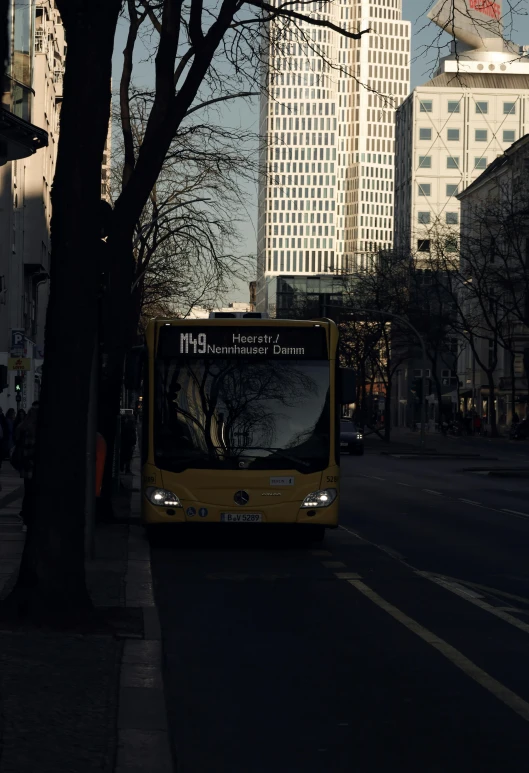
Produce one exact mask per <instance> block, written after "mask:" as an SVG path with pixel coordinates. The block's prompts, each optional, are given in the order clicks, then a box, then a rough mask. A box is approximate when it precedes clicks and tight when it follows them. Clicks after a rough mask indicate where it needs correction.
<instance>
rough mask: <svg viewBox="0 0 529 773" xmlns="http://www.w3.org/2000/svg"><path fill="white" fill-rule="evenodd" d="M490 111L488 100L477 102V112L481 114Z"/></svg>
mask: <svg viewBox="0 0 529 773" xmlns="http://www.w3.org/2000/svg"><path fill="white" fill-rule="evenodd" d="M488 112H489V103H488V102H476V113H479V114H480V115H486V114H487V113H488Z"/></svg>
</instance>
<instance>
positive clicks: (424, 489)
mask: <svg viewBox="0 0 529 773" xmlns="http://www.w3.org/2000/svg"><path fill="white" fill-rule="evenodd" d="M423 491H426V493H427V494H437V496H438V497H442V496H443V494H442V493H441V491H434V490H433V489H431V488H423Z"/></svg>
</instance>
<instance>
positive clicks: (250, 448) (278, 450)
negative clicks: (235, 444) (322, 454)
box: [236, 446, 310, 467]
mask: <svg viewBox="0 0 529 773" xmlns="http://www.w3.org/2000/svg"><path fill="white" fill-rule="evenodd" d="M236 450H240V451H270V453H274V454H278V455H279V456H282V457H283V458H284V459H288V460H289V462H295V463H296V464H302V465H303V466H304V467H310V464H309V462H305V461H303V459H300V458H299V456H291V455H290V454H287V453H285V452H284V451H283V449H282V448H272V447H271V446H245V447H244V448H240V449H236Z"/></svg>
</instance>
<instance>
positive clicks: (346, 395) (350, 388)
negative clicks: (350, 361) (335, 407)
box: [339, 368, 356, 405]
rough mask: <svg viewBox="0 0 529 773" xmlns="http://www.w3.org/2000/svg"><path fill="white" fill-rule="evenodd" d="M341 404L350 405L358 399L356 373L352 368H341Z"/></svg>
mask: <svg viewBox="0 0 529 773" xmlns="http://www.w3.org/2000/svg"><path fill="white" fill-rule="evenodd" d="M339 372H340V404H341V405H350V404H351V403H354V402H355V401H356V374H355V372H354V370H351V368H340V369H339Z"/></svg>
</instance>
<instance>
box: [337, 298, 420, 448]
mask: <svg viewBox="0 0 529 773" xmlns="http://www.w3.org/2000/svg"><path fill="white" fill-rule="evenodd" d="M327 308H335V309H339V310H340V311H344V312H346V313H348V314H351V313H353V314H375V315H377V316H386V317H392V318H393V319H398V320H399V321H400V322H402V323H404V324H405V325H406V326H407V327H409V328H410V330H413V332H414V333H415V335H416V336H417V339H418V341H419V343H420V345H421V350H422V395H421V446H420V447H421V452H423V453H424V450H425V433H426V364H427V361H428V358H427V355H426V346H425V344H424V339H423V337H422V336H421V334H420V333H419V331H418V330H417V328H416V327H414V325H412V324H411V322H409V321H408V320H407V319H406V318H405V317H401V316H400V314H394V313H393V312H392V311H378V310H377V309H355V308H353V307H352V306H327Z"/></svg>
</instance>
